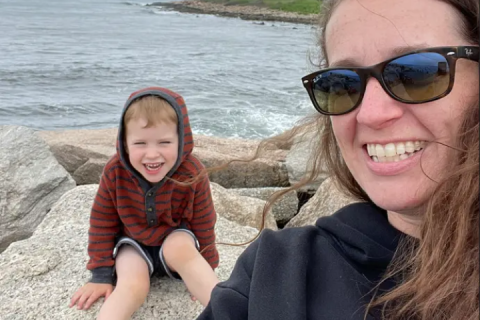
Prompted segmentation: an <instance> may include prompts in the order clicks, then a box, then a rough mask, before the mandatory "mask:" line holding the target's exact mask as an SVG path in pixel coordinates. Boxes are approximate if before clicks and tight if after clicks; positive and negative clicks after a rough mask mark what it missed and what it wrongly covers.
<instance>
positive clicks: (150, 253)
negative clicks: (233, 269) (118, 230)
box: [113, 228, 200, 281]
mask: <svg viewBox="0 0 480 320" xmlns="http://www.w3.org/2000/svg"><path fill="white" fill-rule="evenodd" d="M174 232H186V233H188V234H189V235H191V236H192V238H193V240H194V242H195V247H196V248H197V250H200V244H199V243H198V240H197V238H196V237H195V235H194V234H193V232H192V231H190V230H188V229H183V228H180V229H176V230H174V231H172V232H171V233H170V234H172V233H174ZM168 236H169V235H168ZM168 236H167V237H168ZM165 239H166V238H165ZM123 245H129V246H131V247H132V248H134V249H135V250H136V251H137V252H138V253H139V254H140V256H141V257H142V258H143V259H144V260H145V262H146V263H147V266H148V272H149V273H150V277H152V276H157V277H164V276H168V277H170V278H172V279H175V280H180V281H181V280H182V278H181V277H180V275H179V274H178V273H176V272H174V271H172V270H170V268H169V267H168V266H167V263H166V262H165V258H164V256H163V245H161V246H146V245H143V244H141V243H139V242H137V241H135V240H134V239H132V238H129V237H125V236H123V237H120V238H118V239H117V241H116V244H115V248H114V249H113V258H114V259H115V258H116V256H117V254H118V251H119V249H120V247H121V246H123ZM114 271H115V267H114ZM115 275H116V273H115Z"/></svg>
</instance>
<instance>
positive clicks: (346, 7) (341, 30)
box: [325, 0, 478, 213]
mask: <svg viewBox="0 0 480 320" xmlns="http://www.w3.org/2000/svg"><path fill="white" fill-rule="evenodd" d="M460 25H461V20H460V16H459V14H458V13H457V11H456V10H455V9H454V8H453V7H451V6H449V5H448V4H446V3H444V2H441V1H438V0H422V1H418V0H402V1H385V0H343V1H341V3H340V4H339V6H338V7H337V8H336V9H335V11H334V13H333V15H332V17H331V20H330V22H329V23H328V25H327V28H326V30H325V32H326V48H327V52H326V54H327V57H328V60H329V66H330V67H335V66H370V65H373V64H376V63H379V62H381V61H384V60H387V59H389V58H392V57H395V56H397V55H399V53H398V52H399V51H402V49H404V50H406V52H408V51H411V50H408V49H405V47H411V48H413V49H416V48H422V47H437V46H457V45H469V43H468V41H467V40H465V39H463V38H462V37H461V35H460V32H459V26H460ZM477 72H478V64H477V63H475V62H472V61H467V60H464V59H462V60H458V61H457V66H456V74H455V84H454V87H453V89H452V91H451V93H450V94H449V95H448V96H446V97H444V98H442V99H440V100H436V101H432V102H429V103H424V104H417V105H411V104H410V105H409V104H404V103H401V102H398V101H395V100H393V99H392V98H390V97H389V96H388V95H387V94H386V93H385V91H384V90H383V89H382V87H381V86H380V84H379V83H378V81H377V80H376V79H374V78H370V80H369V81H368V83H367V87H366V92H365V96H364V98H363V102H362V104H361V105H360V106H359V107H358V108H357V109H355V110H354V111H352V112H350V113H348V114H345V115H342V116H333V117H331V121H332V125H333V130H334V133H335V137H336V139H337V142H338V145H339V147H340V150H341V152H342V155H343V157H344V159H345V162H346V164H347V166H348V168H349V169H350V171H351V172H352V174H353V176H354V178H355V179H356V181H357V182H358V183H359V184H360V186H361V187H362V188H363V190H365V192H366V193H367V194H368V196H369V197H370V198H371V199H372V200H373V202H374V203H376V204H377V205H378V206H380V207H382V208H384V209H386V210H389V211H393V212H397V213H410V212H411V213H414V212H415V211H416V210H415V209H418V208H419V207H420V206H421V205H422V204H424V203H425V201H426V200H427V199H428V197H429V196H430V194H431V192H432V190H433V187H434V186H435V184H436V183H435V182H433V181H432V180H430V179H429V178H428V177H427V176H426V175H425V174H427V175H428V176H429V177H430V178H432V179H434V180H436V181H438V180H440V179H441V177H442V175H444V174H445V173H446V172H447V171H448V170H449V169H448V160H447V153H448V152H449V149H448V148H447V147H445V146H442V145H440V144H438V143H428V142H429V141H438V142H442V143H444V144H448V145H453V144H454V139H455V134H456V133H457V132H458V130H459V125H460V122H461V118H462V113H463V112H464V110H465V109H466V108H467V106H469V105H471V104H472V103H475V102H477V101H478V73H477ZM424 142H427V143H424ZM392 143H393V144H394V145H395V147H396V146H398V145H400V148H401V144H404V145H408V144H410V143H413V144H414V145H415V143H416V144H417V145H420V146H422V145H424V147H423V149H421V150H418V151H416V152H415V153H414V154H413V155H412V156H410V157H409V158H407V159H404V160H400V161H398V158H397V159H396V160H397V162H395V161H393V160H392V161H387V162H375V161H374V160H373V159H372V158H371V157H370V156H369V155H368V153H367V147H368V145H374V144H379V145H382V146H383V147H384V148H385V147H386V145H387V144H390V146H389V147H391V146H392V145H391V144H392ZM389 147H388V146H387V148H389ZM422 168H423V170H424V172H425V173H424V172H423V171H422Z"/></svg>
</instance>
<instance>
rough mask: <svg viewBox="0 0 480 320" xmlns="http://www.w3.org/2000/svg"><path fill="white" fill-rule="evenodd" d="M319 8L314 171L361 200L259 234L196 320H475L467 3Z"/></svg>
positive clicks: (377, 1)
mask: <svg viewBox="0 0 480 320" xmlns="http://www.w3.org/2000/svg"><path fill="white" fill-rule="evenodd" d="M322 6H323V7H322V10H321V12H322V16H323V19H322V25H321V28H320V30H321V35H320V47H321V49H322V53H323V54H322V56H323V57H324V58H325V61H324V62H325V63H324V66H325V67H328V69H322V70H320V71H318V72H315V73H313V74H311V75H308V76H306V77H304V78H303V83H304V85H305V87H306V89H307V91H308V93H309V95H310V98H311V99H312V102H313V104H314V106H315V108H316V109H317V111H319V112H320V113H321V115H319V119H318V120H317V121H318V123H319V125H317V126H316V127H317V128H320V130H321V132H320V133H319V135H318V137H319V152H318V153H317V159H316V162H315V164H316V165H315V169H316V171H318V170H317V169H318V168H319V167H320V164H322V166H323V165H324V164H325V163H326V164H327V165H328V167H329V168H330V170H331V171H332V172H333V175H334V178H335V180H336V182H337V183H338V184H339V186H340V187H341V188H342V190H345V191H346V192H347V193H349V194H350V195H353V196H355V197H356V198H358V199H359V200H361V201H362V202H361V203H358V204H353V205H350V206H348V207H345V208H343V209H342V210H340V211H338V212H337V213H335V214H333V215H332V216H330V217H325V218H321V219H319V220H318V222H317V223H316V225H315V226H309V227H303V228H295V229H285V230H282V231H278V232H273V231H270V230H265V231H264V232H263V233H262V235H261V236H260V238H259V239H258V240H257V241H255V242H254V243H253V244H252V245H250V246H249V247H248V248H247V249H246V251H245V252H244V253H243V254H242V256H241V257H240V258H239V260H238V262H237V264H236V266H235V268H234V270H233V272H232V275H231V277H230V279H229V280H227V281H225V282H223V283H220V284H219V285H217V287H216V288H215V289H214V290H213V292H212V297H211V301H210V303H209V305H208V306H207V308H206V309H205V311H204V312H203V313H202V314H201V315H200V316H199V318H198V319H222V320H225V319H262V320H266V319H276V320H278V319H292V320H293V319H295V320H297V319H329V320H330V319H334V320H336V319H340V320H343V319H389V320H390V319H422V320H427V319H428V320H431V319H445V320H446V319H462V320H463V319H472V320H473V319H478V317H479V307H478V294H479V277H478V272H479V262H478V239H479V237H478V220H479V219H478V209H479V208H478V206H479V202H478V198H479V197H478V183H479V181H478V165H479V162H478V147H479V146H478V140H479V137H478V134H479V131H478V125H479V121H478V115H479V114H478V103H479V92H478V86H479V79H478V59H479V49H478V39H479V28H478V22H477V21H478V9H479V8H478V6H479V4H478V0H422V1H417V0H401V1H385V0H336V1H326V0H325V1H323V5H322Z"/></svg>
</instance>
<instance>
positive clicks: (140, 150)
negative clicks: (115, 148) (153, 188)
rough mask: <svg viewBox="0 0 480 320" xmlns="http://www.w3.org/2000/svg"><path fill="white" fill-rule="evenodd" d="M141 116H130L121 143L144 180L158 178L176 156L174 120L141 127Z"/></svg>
mask: <svg viewBox="0 0 480 320" xmlns="http://www.w3.org/2000/svg"><path fill="white" fill-rule="evenodd" d="M146 124H147V121H146V120H145V119H138V120H130V121H129V122H128V123H127V126H126V136H125V147H126V150H127V153H128V157H129V160H130V163H131V165H132V166H133V167H134V168H135V170H137V171H138V172H139V173H140V174H141V175H142V176H143V177H144V178H145V179H146V180H147V181H149V182H151V183H156V182H159V181H160V180H162V179H163V178H164V177H165V175H166V174H167V173H168V172H169V171H170V169H172V168H173V166H174V165H175V162H176V161H177V158H178V133H177V124H175V123H170V122H164V123H160V124H156V125H155V126H152V127H149V128H145V126H146Z"/></svg>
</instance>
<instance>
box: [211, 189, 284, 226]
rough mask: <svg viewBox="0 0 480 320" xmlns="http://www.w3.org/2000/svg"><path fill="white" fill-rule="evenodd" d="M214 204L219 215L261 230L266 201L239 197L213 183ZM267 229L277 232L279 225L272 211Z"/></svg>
mask: <svg viewBox="0 0 480 320" xmlns="http://www.w3.org/2000/svg"><path fill="white" fill-rule="evenodd" d="M211 189H212V196H213V203H214V204H215V210H216V211H217V214H218V215H220V216H223V217H225V218H227V219H229V220H231V221H234V222H236V223H239V224H241V225H243V226H250V227H253V228H256V229H259V228H260V224H261V222H262V216H263V208H264V207H265V204H266V201H263V200H260V199H257V198H251V197H244V196H240V195H238V194H237V193H236V192H235V191H233V190H232V189H226V188H223V187H222V186H220V185H218V184H216V183H214V182H212V183H211ZM265 228H268V229H272V230H277V229H278V228H277V223H276V222H275V218H274V217H273V214H272V211H271V210H270V211H269V212H268V213H267V215H266V217H265Z"/></svg>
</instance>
